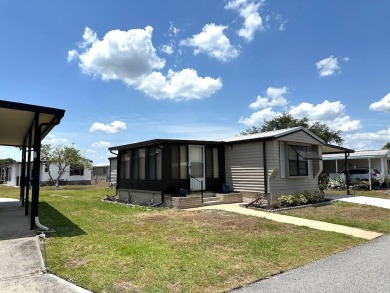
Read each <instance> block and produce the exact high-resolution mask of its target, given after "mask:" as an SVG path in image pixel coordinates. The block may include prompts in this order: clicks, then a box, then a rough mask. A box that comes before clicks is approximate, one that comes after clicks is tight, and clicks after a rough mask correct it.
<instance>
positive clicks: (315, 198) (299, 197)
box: [273, 191, 325, 208]
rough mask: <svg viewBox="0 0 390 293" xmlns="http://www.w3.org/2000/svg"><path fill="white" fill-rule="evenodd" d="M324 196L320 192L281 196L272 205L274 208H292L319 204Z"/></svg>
mask: <svg viewBox="0 0 390 293" xmlns="http://www.w3.org/2000/svg"><path fill="white" fill-rule="evenodd" d="M324 198H325V195H324V194H323V193H321V192H318V191H316V192H309V191H304V192H303V193H296V194H287V195H282V196H280V197H279V198H278V200H277V201H276V202H275V203H274V204H273V206H274V208H279V207H293V206H298V205H304V204H312V203H319V202H322V201H324Z"/></svg>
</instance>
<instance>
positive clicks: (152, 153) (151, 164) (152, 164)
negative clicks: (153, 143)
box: [148, 148, 156, 180]
mask: <svg viewBox="0 0 390 293" xmlns="http://www.w3.org/2000/svg"><path fill="white" fill-rule="evenodd" d="M148 179H149V180H155V179H156V148H148Z"/></svg>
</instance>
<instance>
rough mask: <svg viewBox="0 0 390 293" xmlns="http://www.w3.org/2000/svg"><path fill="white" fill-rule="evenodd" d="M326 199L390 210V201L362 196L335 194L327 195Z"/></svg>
mask: <svg viewBox="0 0 390 293" xmlns="http://www.w3.org/2000/svg"><path fill="white" fill-rule="evenodd" d="M325 197H326V198H329V199H334V200H339V201H344V202H350V203H357V204H364V205H370V206H375V207H380V208H384V209H390V199H384V198H377V197H368V196H360V195H359V196H356V195H333V194H327V195H326V196H325Z"/></svg>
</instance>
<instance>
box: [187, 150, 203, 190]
mask: <svg viewBox="0 0 390 293" xmlns="http://www.w3.org/2000/svg"><path fill="white" fill-rule="evenodd" d="M188 157H189V158H188V173H189V174H190V188H191V190H192V191H199V190H205V189H206V182H205V165H204V146H198V145H190V146H189V152H188Z"/></svg>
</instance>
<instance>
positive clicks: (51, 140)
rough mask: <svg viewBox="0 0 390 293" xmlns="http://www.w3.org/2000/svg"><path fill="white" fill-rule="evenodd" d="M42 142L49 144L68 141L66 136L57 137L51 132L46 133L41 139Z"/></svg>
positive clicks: (66, 142) (61, 143) (60, 143)
mask: <svg viewBox="0 0 390 293" xmlns="http://www.w3.org/2000/svg"><path fill="white" fill-rule="evenodd" d="M42 143H43V144H51V145H66V144H68V143H69V141H68V140H67V139H66V138H59V137H56V136H55V135H53V134H48V135H47V136H46V137H45V138H44V139H43V140H42Z"/></svg>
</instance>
